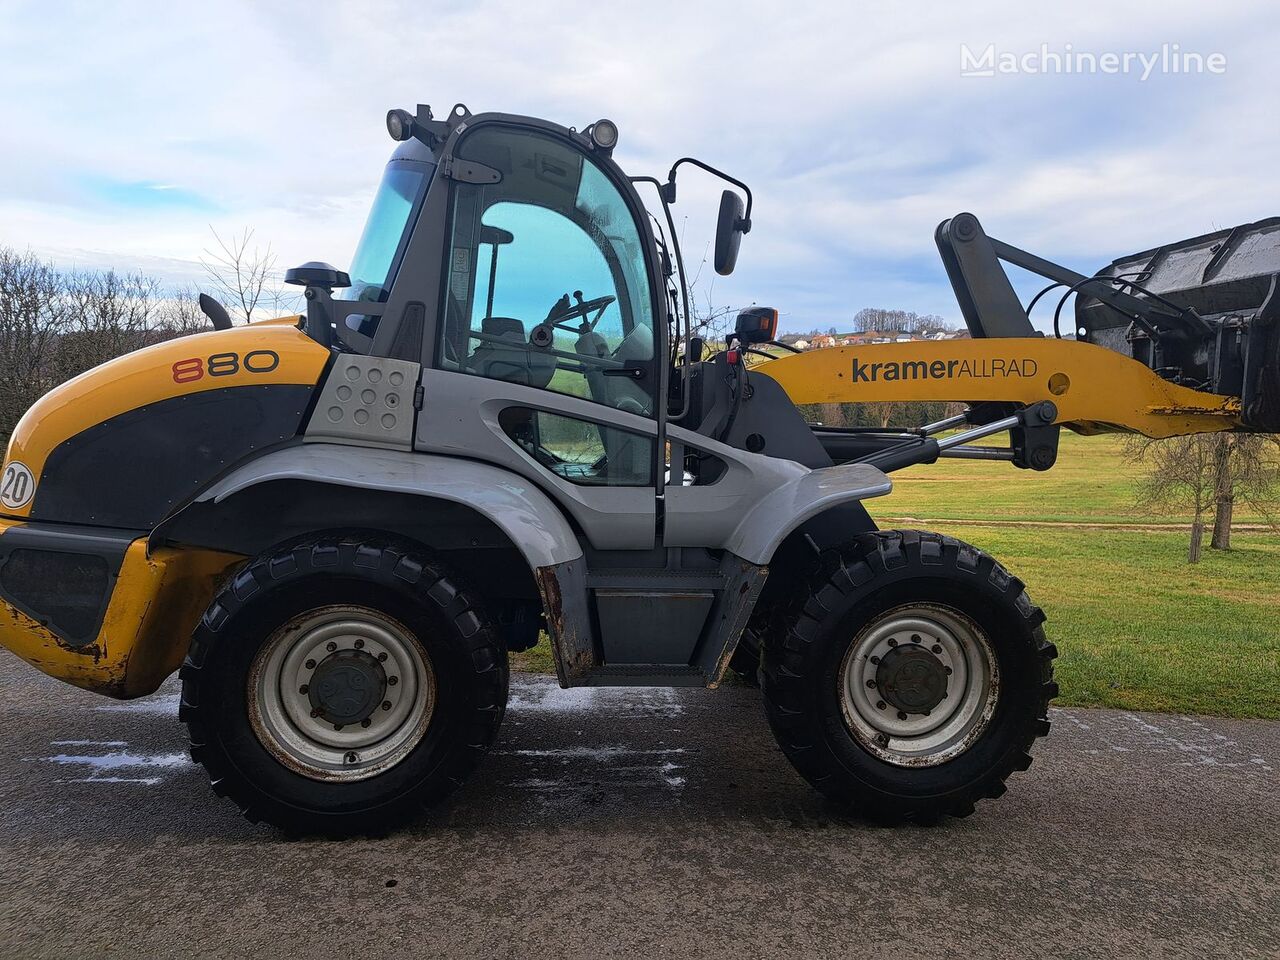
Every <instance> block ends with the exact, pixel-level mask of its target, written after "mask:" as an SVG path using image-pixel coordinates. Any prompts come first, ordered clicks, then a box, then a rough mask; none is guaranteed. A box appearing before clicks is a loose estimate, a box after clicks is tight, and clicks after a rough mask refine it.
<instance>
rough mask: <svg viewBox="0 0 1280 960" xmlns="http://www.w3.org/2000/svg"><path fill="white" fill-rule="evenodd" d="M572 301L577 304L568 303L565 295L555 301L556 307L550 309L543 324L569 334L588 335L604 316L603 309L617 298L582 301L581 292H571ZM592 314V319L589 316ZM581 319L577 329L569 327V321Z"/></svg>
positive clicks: (567, 297) (567, 296)
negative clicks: (575, 301) (548, 324)
mask: <svg viewBox="0 0 1280 960" xmlns="http://www.w3.org/2000/svg"><path fill="white" fill-rule="evenodd" d="M573 296H574V299H575V300H577V301H578V302H577V303H573V304H571V303H569V295H568V294H567V293H566V294H565V295H564V296H563V297H561V298H560V299H559V300H557V301H556V305H555V306H554V307H552V308H551V312H550V313H548V314H547V319H546V320H544V321H543V322H544V323H550V324H551V325H552V326H555V327H559V328H560V329H561V330H567V331H569V332H570V333H578V334H582V333H590V332H591V331H592V330H594V329H595V328H596V324H597V323H599V322H600V317H601V316H602V315H603V314H604V311H605V309H606V308H607V307H608V306H609V304H611V303H613V301H615V300H617V299H618V298H617V297H596V298H595V299H594V300H583V299H582V291H581V290H575V291H573ZM592 313H594V314H595V316H594V317H589V314H592ZM578 318H581V320H582V323H581V325H579V326H577V327H571V326H569V321H570V320H575V319H578Z"/></svg>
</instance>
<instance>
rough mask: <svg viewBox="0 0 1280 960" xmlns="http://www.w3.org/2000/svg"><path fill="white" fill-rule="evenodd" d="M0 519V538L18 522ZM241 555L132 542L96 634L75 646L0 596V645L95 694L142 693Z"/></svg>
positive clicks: (155, 682) (174, 662) (165, 672)
mask: <svg viewBox="0 0 1280 960" xmlns="http://www.w3.org/2000/svg"><path fill="white" fill-rule="evenodd" d="M18 525H19V524H16V523H14V522H12V521H0V536H3V533H4V531H6V530H9V529H12V528H13V527H15V526H18ZM243 559H244V558H243V557H240V556H237V555H235V554H229V553H219V552H216V551H211V550H189V549H187V550H177V549H173V548H170V547H162V548H160V549H157V550H155V551H153V552H150V553H149V552H148V550H147V542H146V538H145V537H140V538H139V539H137V540H135V541H134V542H133V543H131V544H130V545H129V547H128V549H127V550H126V551H125V556H124V561H123V563H122V565H121V568H120V571H119V574H118V576H117V577H116V578H115V580H114V586H113V588H112V593H111V598H110V601H109V603H108V604H107V608H106V612H105V614H104V615H103V619H102V624H101V626H100V628H99V630H98V635H97V637H96V638H95V639H94V640H93V641H92V642H91V643H87V644H84V645H81V646H73V645H71V644H69V643H68V642H67V641H65V640H64V639H62V638H61V637H59V636H58V635H57V634H56V633H55V632H54V631H53V630H51V629H49V627H48V626H47V625H46V624H43V623H41V622H39V621H38V620H36V619H35V618H33V617H32V616H31V615H29V614H28V613H24V612H23V611H21V610H19V609H18V608H17V607H16V606H14V605H13V604H12V603H10V602H8V601H7V600H0V644H3V645H4V646H5V647H7V648H8V649H10V650H12V651H13V652H14V653H16V654H17V655H18V656H19V657H21V658H22V659H23V660H26V661H27V662H28V663H30V664H31V665H32V666H34V667H36V668H37V669H39V670H42V671H43V672H45V673H47V674H49V675H50V676H52V677H56V678H57V679H59V680H64V681H66V682H67V683H70V684H72V685H74V686H77V687H81V688H83V689H85V690H91V691H93V692H94V693H100V694H104V695H106V696H109V697H115V698H117V699H121V700H125V699H132V698H134V697H141V696H146V695H147V694H149V693H152V692H154V691H155V690H156V688H158V687H159V686H160V684H161V682H162V681H163V680H164V679H165V677H167V676H169V674H171V673H173V671H174V670H176V669H177V668H178V667H179V665H181V663H182V658H183V657H184V656H185V655H186V651H187V644H188V642H189V640H190V637H191V632H192V630H194V629H195V626H196V623H197V622H198V621H199V619H200V616H201V614H202V613H203V612H204V609H205V607H207V606H208V604H209V601H210V600H211V599H212V597H213V593H214V589H215V587H216V585H217V583H218V581H219V580H220V579H221V577H222V575H224V574H225V573H227V572H228V571H229V570H230V569H232V568H234V567H235V566H237V565H238V564H239V563H241V562H242V561H243Z"/></svg>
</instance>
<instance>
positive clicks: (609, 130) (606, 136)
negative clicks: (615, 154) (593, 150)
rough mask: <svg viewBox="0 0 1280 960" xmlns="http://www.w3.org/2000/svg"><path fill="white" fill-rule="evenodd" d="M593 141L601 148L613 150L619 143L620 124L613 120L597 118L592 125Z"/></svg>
mask: <svg viewBox="0 0 1280 960" xmlns="http://www.w3.org/2000/svg"><path fill="white" fill-rule="evenodd" d="M591 142H592V143H594V144H595V145H596V146H597V147H599V148H600V149H601V150H612V149H613V148H614V147H616V146H617V145H618V125H617V124H616V123H614V122H613V121H612V120H597V121H596V122H595V123H593V124H592V125H591Z"/></svg>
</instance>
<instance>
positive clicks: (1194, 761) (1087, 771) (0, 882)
mask: <svg viewBox="0 0 1280 960" xmlns="http://www.w3.org/2000/svg"><path fill="white" fill-rule="evenodd" d="M0 654H2V655H0V955H2V956H6V957H10V956H12V957H24V958H25V957H45V956H56V957H110V956H120V957H149V956H166V957H167V956H172V957H189V956H197V955H199V956H203V955H209V954H218V955H228V956H261V957H277V956H279V957H289V958H299V960H301V958H306V960H316V958H326V957H338V956H341V957H350V958H372V957H384V956H385V957H392V956H414V957H446V956H449V957H451V956H465V957H508V956H511V957H562V956H563V957H637V956H638V957H646V958H648V957H685V956H697V955H707V956H726V957H728V956H732V957H807V956H814V957H848V958H853V957H911V958H929V957H1018V958H1024V957H1034V956H1053V957H1105V958H1114V957H1126V958H1127V957H1148V956H1150V957H1196V958H1203V957H1275V956H1280V916H1278V915H1280V842H1278V841H1280V826H1277V819H1278V817H1280V791H1278V790H1277V786H1278V785H1280V724H1277V723H1261V722H1235V721H1217V720H1205V719H1195V718H1187V717H1166V716H1154V715H1137V714H1128V713H1117V712H1112V711H1076V710H1072V711H1055V718H1054V719H1055V721H1056V722H1055V725H1054V731H1053V734H1052V735H1051V736H1050V738H1049V740H1048V741H1046V742H1045V743H1044V744H1043V746H1041V747H1040V748H1039V752H1038V757H1037V760H1036V763H1035V765H1034V766H1033V767H1032V768H1031V770H1030V771H1029V772H1028V773H1026V774H1023V775H1021V776H1020V777H1017V778H1015V780H1014V782H1013V784H1012V787H1011V789H1010V791H1009V793H1008V794H1007V795H1006V796H1005V797H1004V798H1003V799H1002V800H1000V801H998V802H994V803H987V804H984V805H981V806H980V807H979V811H978V813H977V815H975V816H973V817H971V818H969V819H967V820H964V821H952V822H950V823H948V824H947V825H945V826H942V827H938V828H932V829H923V828H909V829H880V828H875V827H871V826H868V825H866V824H863V823H860V822H858V821H856V820H847V819H845V818H843V817H842V816H840V815H839V813H838V812H837V811H834V810H832V809H830V808H828V807H827V806H826V805H825V804H824V803H823V801H822V800H821V799H820V798H819V797H818V796H817V795H816V794H814V793H813V792H812V791H810V789H809V788H808V787H807V786H806V785H805V784H804V783H803V782H802V781H800V779H799V778H798V777H797V776H796V775H795V774H793V773H792V771H791V769H790V767H789V766H788V765H787V763H786V761H785V760H784V759H783V757H782V756H781V754H780V753H779V752H778V751H777V750H776V749H775V747H774V745H773V741H772V739H771V737H770V736H769V732H768V729H767V727H766V725H765V721H764V717H763V712H762V709H761V706H760V703H759V695H758V693H757V692H756V691H754V690H752V689H748V688H745V687H733V688H729V689H725V690H721V691H718V692H708V691H702V690H689V691H681V692H671V691H661V690H658V691H645V690H615V691H590V690H586V691H561V690H559V689H558V688H556V687H555V686H554V685H552V684H550V683H548V682H547V681H546V680H544V679H542V678H534V677H518V678H516V680H515V682H514V685H513V690H512V701H511V709H510V712H509V714H508V719H507V722H506V725H505V726H504V728H503V732H502V736H501V739H500V742H499V743H498V746H497V748H496V750H495V752H494V753H493V754H492V755H491V756H490V757H489V758H488V759H487V760H486V761H485V762H484V764H483V765H482V766H481V768H480V770H479V771H478V773H477V775H476V776H475V777H474V779H473V780H472V781H470V783H469V784H468V785H467V786H466V787H465V788H464V789H463V790H461V791H460V792H459V793H458V794H456V795H455V797H454V798H453V799H452V800H451V802H450V803H449V804H448V805H447V806H446V807H444V808H443V809H440V810H438V811H435V812H434V813H432V814H430V815H429V816H428V817H427V818H425V819H424V820H423V821H422V822H421V823H419V824H417V825H416V826H414V827H413V828H411V829H409V830H406V831H404V832H402V833H400V834H398V835H396V836H394V837H392V838H390V839H387V840H383V841H354V842H348V843H328V842H317V841H299V842H290V841H288V840H285V839H283V838H281V837H280V836H279V835H277V834H275V833H273V832H272V831H270V830H268V829H263V828H256V827H253V826H251V825H249V824H248V823H245V822H243V821H242V820H241V819H240V818H239V816H238V814H237V813H236V812H235V810H234V809H233V808H232V807H231V806H230V805H229V804H226V803H224V802H222V801H219V800H216V799H215V798H214V797H213V795H212V794H211V792H210V791H209V788H208V786H207V784H206V783H205V781H204V778H203V774H202V773H201V771H200V770H199V769H198V768H196V767H194V766H192V765H191V763H190V762H189V761H188V759H187V757H186V754H185V749H184V735H183V730H182V728H181V727H180V726H179V724H178V723H177V720H176V718H175V713H176V701H177V697H176V692H175V691H176V686H175V685H174V684H172V683H171V684H169V685H168V686H166V687H165V688H164V690H163V691H162V692H161V693H160V694H158V695H157V696H155V697H152V698H150V699H148V700H145V701H138V702H135V703H133V704H116V703H112V702H110V701H104V700H100V699H98V698H95V697H93V696H91V695H89V694H82V693H79V692H77V691H75V690H72V689H71V688H69V687H64V686H62V685H60V684H56V683H54V682H53V681H50V680H46V679H45V678H43V677H41V676H39V675H37V674H36V673H35V672H34V671H32V670H30V669H29V668H27V667H26V666H25V665H23V664H21V663H20V662H18V661H17V660H15V659H14V658H12V657H11V656H9V655H8V654H6V653H3V651H0Z"/></svg>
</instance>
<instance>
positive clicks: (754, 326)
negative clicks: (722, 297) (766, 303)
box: [733, 307, 778, 346]
mask: <svg viewBox="0 0 1280 960" xmlns="http://www.w3.org/2000/svg"><path fill="white" fill-rule="evenodd" d="M733 335H734V337H735V338H737V341H738V342H739V343H740V344H742V345H743V346H748V345H750V344H753V343H768V342H769V341H770V340H776V339H777V338H778V311H777V310H775V309H773V307H748V308H747V309H746V310H743V311H741V312H740V313H739V314H738V319H737V322H736V323H734V325H733Z"/></svg>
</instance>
